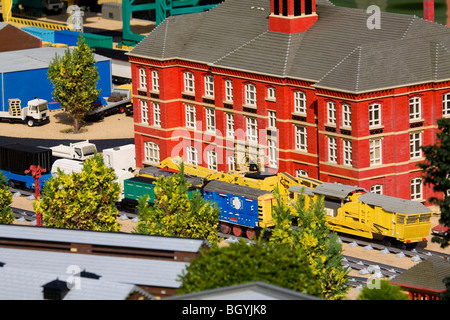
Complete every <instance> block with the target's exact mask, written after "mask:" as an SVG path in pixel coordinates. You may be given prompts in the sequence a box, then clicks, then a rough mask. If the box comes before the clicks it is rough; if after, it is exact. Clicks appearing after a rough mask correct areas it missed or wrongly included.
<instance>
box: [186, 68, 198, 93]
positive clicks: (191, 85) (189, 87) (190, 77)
mask: <svg viewBox="0 0 450 320" xmlns="http://www.w3.org/2000/svg"><path fill="white" fill-rule="evenodd" d="M184 92H189V93H194V92H195V81H194V74H193V73H192V72H185V73H184Z"/></svg>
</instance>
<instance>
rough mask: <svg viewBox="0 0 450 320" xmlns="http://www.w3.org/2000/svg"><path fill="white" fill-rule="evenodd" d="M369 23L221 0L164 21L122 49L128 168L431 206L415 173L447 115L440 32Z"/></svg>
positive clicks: (405, 19)
mask: <svg viewBox="0 0 450 320" xmlns="http://www.w3.org/2000/svg"><path fill="white" fill-rule="evenodd" d="M371 18H373V16H371V15H370V14H368V13H367V12H366V11H365V10H360V9H351V8H342V7H336V6H334V5H333V4H331V3H330V2H329V1H327V0H317V3H316V1H315V0H258V1H255V0H226V1H224V2H222V3H221V4H220V5H218V6H217V7H215V8H214V9H212V10H210V11H208V12H202V13H196V14H190V15H184V16H174V17H170V18H168V19H166V20H165V21H164V22H163V23H162V24H161V25H160V26H158V27H157V28H156V29H155V30H153V31H152V32H151V33H150V35H149V36H148V37H147V38H146V39H144V40H143V41H142V42H141V43H140V44H138V45H137V46H136V47H135V48H134V49H133V50H132V51H131V52H130V53H129V59H130V62H131V67H132V70H131V71H132V79H133V97H134V99H135V100H134V101H136V103H135V104H134V121H135V143H136V162H137V165H138V167H144V166H151V165H156V164H157V163H158V162H159V161H162V160H164V159H165V158H167V157H174V156H183V157H184V159H185V160H186V161H187V162H189V163H193V164H198V165H200V166H204V167H209V168H211V169H215V170H219V171H224V172H227V171H229V170H235V169H248V168H249V166H251V165H255V166H257V167H258V168H259V170H264V171H266V172H269V173H275V172H278V171H281V172H288V173H290V174H292V175H294V176H302V175H308V176H309V177H313V178H316V179H319V180H321V181H324V182H341V183H345V184H349V185H358V186H360V187H362V188H365V189H367V190H371V191H373V192H378V193H382V194H385V195H390V196H396V197H401V198H405V199H413V200H418V201H421V200H425V199H427V198H428V197H429V196H431V194H432V191H431V189H430V188H428V187H426V186H424V185H423V183H422V179H421V177H420V176H421V172H420V169H419V168H418V167H417V166H416V164H417V163H418V162H421V161H423V160H424V156H423V153H422V151H421V150H420V146H422V145H428V144H432V143H434V142H435V139H436V138H435V136H436V130H437V124H436V121H437V119H439V118H442V117H443V116H444V117H450V50H449V49H450V30H449V29H448V28H447V27H444V26H442V25H438V24H436V23H433V22H429V21H425V20H423V19H421V18H418V17H414V16H408V15H399V14H393V13H386V12H380V13H379V16H378V18H379V19H380V22H381V27H380V28H377V27H376V26H375V27H374V26H372V25H370V24H369V23H368V21H369V19H371ZM375 18H376V17H375Z"/></svg>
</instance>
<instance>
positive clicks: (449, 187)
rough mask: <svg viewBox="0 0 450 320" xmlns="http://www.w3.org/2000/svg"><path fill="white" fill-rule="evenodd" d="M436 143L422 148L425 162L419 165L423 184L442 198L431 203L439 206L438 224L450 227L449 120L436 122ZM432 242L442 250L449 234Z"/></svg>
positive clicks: (449, 239) (447, 243)
mask: <svg viewBox="0 0 450 320" xmlns="http://www.w3.org/2000/svg"><path fill="white" fill-rule="evenodd" d="M437 123H438V133H437V142H436V143H435V144H434V145H429V146H423V147H422V150H423V152H424V154H425V161H424V162H422V163H419V164H418V166H419V167H420V168H421V169H422V171H423V175H424V177H423V178H424V183H425V184H428V185H432V186H433V191H434V192H437V193H441V194H442V198H437V197H432V198H430V199H428V200H429V201H430V202H431V203H435V204H437V205H439V208H440V210H441V217H440V219H439V223H440V224H442V225H444V226H447V227H450V194H449V193H450V119H447V118H442V119H439V120H438V121H437ZM432 241H433V242H438V243H440V244H441V247H442V248H445V247H447V246H448V245H449V241H450V234H449V233H447V234H446V235H445V236H444V237H442V238H440V237H433V239H432Z"/></svg>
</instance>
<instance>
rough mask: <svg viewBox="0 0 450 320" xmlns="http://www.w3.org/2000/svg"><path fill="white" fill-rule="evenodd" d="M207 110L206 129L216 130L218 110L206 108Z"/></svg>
mask: <svg viewBox="0 0 450 320" xmlns="http://www.w3.org/2000/svg"><path fill="white" fill-rule="evenodd" d="M205 112H206V131H209V132H216V110H215V109H213V108H205Z"/></svg>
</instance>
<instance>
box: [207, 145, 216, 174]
mask: <svg viewBox="0 0 450 320" xmlns="http://www.w3.org/2000/svg"><path fill="white" fill-rule="evenodd" d="M208 169H211V170H217V154H216V151H214V150H208Z"/></svg>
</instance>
